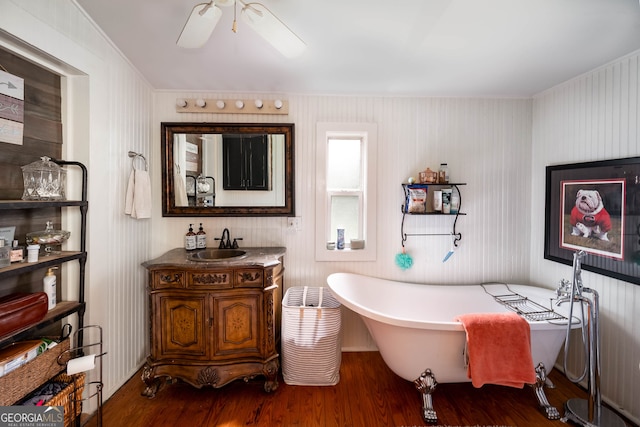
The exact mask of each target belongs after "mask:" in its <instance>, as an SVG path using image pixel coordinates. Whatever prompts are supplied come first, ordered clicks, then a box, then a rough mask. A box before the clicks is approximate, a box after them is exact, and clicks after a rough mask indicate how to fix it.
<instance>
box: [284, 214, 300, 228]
mask: <svg viewBox="0 0 640 427" xmlns="http://www.w3.org/2000/svg"><path fill="white" fill-rule="evenodd" d="M300 223H301V218H300V217H290V218H287V228H288V229H289V230H294V231H299V230H300V228H301V225H300Z"/></svg>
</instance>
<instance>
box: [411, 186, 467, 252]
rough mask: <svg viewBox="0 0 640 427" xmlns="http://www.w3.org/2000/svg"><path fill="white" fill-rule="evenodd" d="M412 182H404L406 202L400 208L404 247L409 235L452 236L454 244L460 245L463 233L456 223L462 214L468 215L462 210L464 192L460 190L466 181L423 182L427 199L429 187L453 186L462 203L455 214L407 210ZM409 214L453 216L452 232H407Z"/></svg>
mask: <svg viewBox="0 0 640 427" xmlns="http://www.w3.org/2000/svg"><path fill="white" fill-rule="evenodd" d="M410 185H411V184H402V189H403V191H404V198H405V203H403V204H402V206H401V207H400V210H401V211H402V224H401V226H400V235H401V236H402V247H403V248H404V242H406V241H407V238H408V237H419V236H452V237H453V244H454V246H458V242H459V241H460V240H461V239H462V233H459V232H456V225H457V223H458V217H460V216H462V215H466V213H464V212H461V210H462V193H461V192H460V188H459V187H460V186H463V185H467V184H466V183H447V184H421V185H426V186H427V199H428V200H429V194H430V193H429V191H428V187H431V186H433V187H439V188H442V187H452V188H454V189H455V190H456V191H457V192H458V195H459V198H460V199H459V200H460V204H459V206H458V212H456V213H455V214H446V213H441V212H435V211H427V212H417V213H414V212H407V202H406V201H407V200H408V197H409V188H410ZM407 215H416V216H446V217H453V218H454V220H453V225H452V229H451V232H450V233H405V232H404V221H405V218H406V216H407Z"/></svg>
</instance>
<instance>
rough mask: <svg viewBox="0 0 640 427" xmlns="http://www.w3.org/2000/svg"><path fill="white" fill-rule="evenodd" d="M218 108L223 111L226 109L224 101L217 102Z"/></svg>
mask: <svg viewBox="0 0 640 427" xmlns="http://www.w3.org/2000/svg"><path fill="white" fill-rule="evenodd" d="M216 107H218V108H219V109H221V110H222V109H223V108H224V101H222V100H219V101H216Z"/></svg>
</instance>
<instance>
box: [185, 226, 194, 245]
mask: <svg viewBox="0 0 640 427" xmlns="http://www.w3.org/2000/svg"><path fill="white" fill-rule="evenodd" d="M184 248H185V249H186V250H188V251H192V250H194V249H195V248H196V233H194V232H193V224H189V232H188V233H187V234H186V235H185V236H184Z"/></svg>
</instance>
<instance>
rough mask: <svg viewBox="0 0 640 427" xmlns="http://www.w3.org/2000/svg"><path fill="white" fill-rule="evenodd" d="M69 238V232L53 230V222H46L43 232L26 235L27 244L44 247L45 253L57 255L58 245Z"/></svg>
mask: <svg viewBox="0 0 640 427" xmlns="http://www.w3.org/2000/svg"><path fill="white" fill-rule="evenodd" d="M69 236H71V232H70V231H66V230H54V229H53V222H52V221H47V227H46V228H45V229H44V230H40V231H32V232H31V233H27V244H28V245H40V246H44V251H45V253H58V252H59V247H60V245H62V243H64V242H65V241H66V240H67V239H68V238H69Z"/></svg>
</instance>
